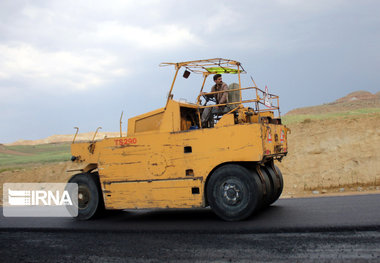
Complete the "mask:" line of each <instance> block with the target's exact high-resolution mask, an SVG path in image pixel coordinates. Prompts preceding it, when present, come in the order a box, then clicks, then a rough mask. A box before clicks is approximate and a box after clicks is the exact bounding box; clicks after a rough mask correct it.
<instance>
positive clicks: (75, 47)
mask: <svg viewBox="0 0 380 263" xmlns="http://www.w3.org/2000/svg"><path fill="white" fill-rule="evenodd" d="M379 10H380V1H376V0H374V1H369V0H363V1H356V0H352V1H350V0H346V1H343V0H342V1H341V0H333V1H331V0H329V1H327V0H318V1H317V0H315V1H314V0H309V1H301V0H268V1H224V0H219V1H211V0H210V1H198V0H193V1H175V0H173V1H172V0H168V1H165V0H160V1H156V0H141V1H127V0H120V1H77V0H75V1H70V0H65V1H54V0H51V1H38V0H35V1H19V0H2V1H0V143H10V142H13V141H16V140H19V139H28V140H35V139H41V138H45V137H47V136H50V135H55V134H71V133H74V132H75V130H74V129H73V127H74V126H77V127H79V128H80V132H89V131H95V129H96V128H97V127H99V126H101V127H102V131H118V130H119V119H120V114H121V112H122V111H124V115H123V122H124V127H123V128H124V130H125V129H126V128H127V127H126V123H127V119H128V118H130V117H133V116H136V115H139V114H142V113H145V112H148V111H151V110H155V109H157V108H161V107H163V106H164V105H165V102H166V96H167V94H168V91H169V88H170V85H171V82H172V80H173V76H174V68H172V67H159V64H160V63H161V62H181V61H188V60H197V59H207V58H226V59H233V60H237V61H240V62H241V63H242V65H243V67H244V69H245V70H246V71H247V74H246V75H245V76H244V78H243V83H242V85H243V86H252V82H251V80H250V77H252V78H253V79H254V80H255V82H256V84H257V85H258V87H259V88H261V89H264V88H265V86H266V85H267V86H268V89H269V92H270V93H274V94H276V95H279V96H280V107H281V112H282V113H286V112H287V111H289V110H291V109H294V108H299V107H305V106H312V105H319V104H323V103H328V102H332V101H334V100H336V99H338V98H340V97H343V96H345V95H347V94H348V93H350V92H353V91H357V90H367V91H370V92H372V93H375V92H378V91H380V74H379V72H380V52H379V49H380V13H379ZM225 81H226V82H227V83H229V82H233V81H234V80H232V79H230V78H226V79H225ZM201 82H202V79H201V75H196V74H192V75H191V76H190V78H189V79H188V80H185V79H181V78H179V80H178V83H176V84H178V85H176V86H175V89H174V99H179V98H182V97H184V98H186V99H188V101H190V102H194V101H195V98H194V96H195V95H196V93H197V92H199V89H200V86H201V84H202V83H201ZM212 84H213V83H212V79H211V78H210V80H208V81H207V82H206V90H207V89H209V87H211V85H212ZM188 96H190V97H189V98H188Z"/></svg>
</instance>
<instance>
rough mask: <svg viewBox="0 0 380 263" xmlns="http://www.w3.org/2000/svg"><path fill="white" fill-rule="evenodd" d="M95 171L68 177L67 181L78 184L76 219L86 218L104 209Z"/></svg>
mask: <svg viewBox="0 0 380 263" xmlns="http://www.w3.org/2000/svg"><path fill="white" fill-rule="evenodd" d="M96 175H97V173H94V174H90V173H82V174H76V175H74V176H73V177H71V178H70V180H69V183H77V184H78V200H76V201H77V202H75V203H76V204H77V206H78V216H76V217H74V218H75V219H77V220H88V219H90V218H93V217H95V216H97V215H99V214H100V213H101V212H103V210H104V202H103V197H102V195H101V189H100V184H99V181H98V178H97V176H96Z"/></svg>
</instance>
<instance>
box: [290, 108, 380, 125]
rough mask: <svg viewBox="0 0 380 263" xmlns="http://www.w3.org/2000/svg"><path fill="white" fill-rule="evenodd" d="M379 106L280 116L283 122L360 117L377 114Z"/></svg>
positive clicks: (379, 111) (379, 109) (379, 110)
mask: <svg viewBox="0 0 380 263" xmlns="http://www.w3.org/2000/svg"><path fill="white" fill-rule="evenodd" d="M379 113H380V108H366V109H357V110H352V111H345V112H331V113H322V114H297V115H286V116H283V117H282V121H283V123H284V124H292V123H300V122H306V123H307V122H310V121H311V120H326V119H337V118H356V117H361V115H373V114H379Z"/></svg>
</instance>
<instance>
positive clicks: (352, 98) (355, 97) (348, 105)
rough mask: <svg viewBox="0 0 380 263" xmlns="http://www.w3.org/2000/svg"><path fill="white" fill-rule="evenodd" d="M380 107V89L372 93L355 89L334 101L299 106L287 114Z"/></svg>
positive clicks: (334, 111)
mask: <svg viewBox="0 0 380 263" xmlns="http://www.w3.org/2000/svg"><path fill="white" fill-rule="evenodd" d="M373 108H380V91H379V92H377V93H376V94H372V93H371V92H368V91H355V92H352V93H350V94H348V95H346V96H344V97H342V98H339V99H337V100H336V101H334V102H330V103H326V104H323V105H318V106H311V107H305V108H298V109H294V110H291V111H289V112H288V113H287V114H286V115H287V116H290V115H306V114H318V115H319V114H326V113H340V112H349V111H355V110H363V109H373Z"/></svg>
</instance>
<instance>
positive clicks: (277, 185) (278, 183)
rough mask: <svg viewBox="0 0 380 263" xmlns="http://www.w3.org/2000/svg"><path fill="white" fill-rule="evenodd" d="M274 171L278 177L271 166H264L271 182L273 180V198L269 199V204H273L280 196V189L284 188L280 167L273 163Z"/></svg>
mask: <svg viewBox="0 0 380 263" xmlns="http://www.w3.org/2000/svg"><path fill="white" fill-rule="evenodd" d="M274 167H275V168H276V171H277V173H278V176H279V178H278V177H277V176H276V174H275V172H274V171H273V169H272V167H271V166H265V170H266V171H267V172H268V175H269V176H270V178H271V180H272V182H273V198H272V199H271V200H270V204H269V205H271V204H273V203H274V202H276V201H277V200H278V198H280V196H281V194H282V190H283V189H284V180H283V178H282V173H281V171H280V169H279V168H278V167H277V166H276V165H275V166H274Z"/></svg>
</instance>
